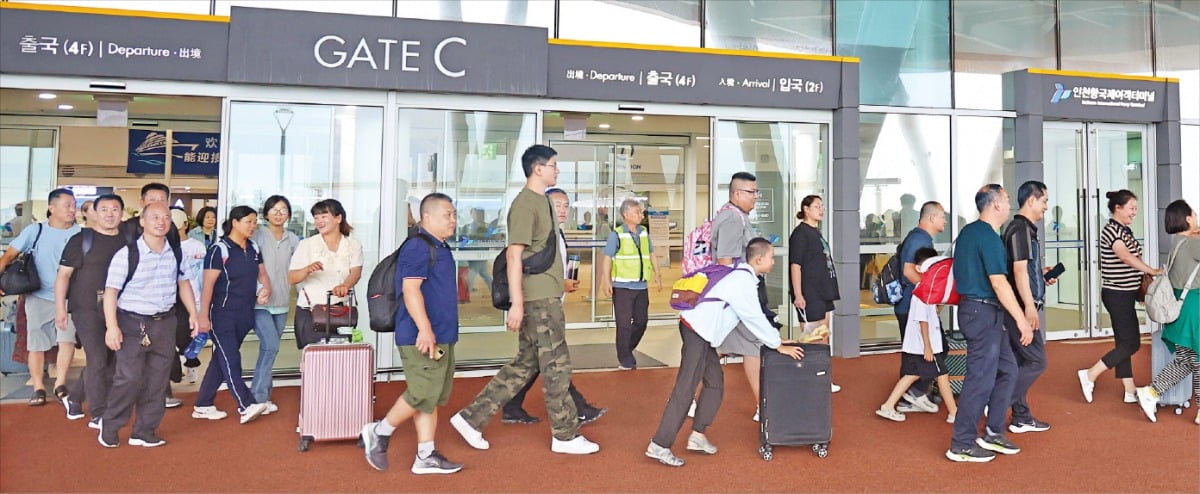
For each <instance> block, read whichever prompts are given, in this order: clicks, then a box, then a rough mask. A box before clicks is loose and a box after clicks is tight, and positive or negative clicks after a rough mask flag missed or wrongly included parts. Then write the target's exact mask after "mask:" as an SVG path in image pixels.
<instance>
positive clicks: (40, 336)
mask: <svg viewBox="0 0 1200 494" xmlns="http://www.w3.org/2000/svg"><path fill="white" fill-rule="evenodd" d="M25 320H26V330H27V331H28V334H29V339H28V341H27V346H28V347H29V351H31V352H44V351H47V350H49V349H51V348H54V346H55V345H56V344H58V343H70V344H72V345H74V344H75V322H74V321H72V320H71V319H70V318H67V329H66V330H63V331H59V330H58V328H56V327H54V301H53V300H46V299H43V298H39V297H35V296H32V295H29V296H26V297H25Z"/></svg>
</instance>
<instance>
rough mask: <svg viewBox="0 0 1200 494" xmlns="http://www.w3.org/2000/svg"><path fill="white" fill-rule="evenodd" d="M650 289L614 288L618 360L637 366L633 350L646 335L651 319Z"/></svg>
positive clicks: (623, 363) (625, 365) (630, 365)
mask: <svg viewBox="0 0 1200 494" xmlns="http://www.w3.org/2000/svg"><path fill="white" fill-rule="evenodd" d="M649 310H650V290H631V289H628V288H613V316H614V317H615V318H616V320H617V362H619V363H620V364H621V366H622V367H628V368H631V369H632V368H635V367H637V359H635V358H634V356H633V351H634V350H635V349H637V346H638V344H639V343H641V342H642V337H643V336H645V335H646V324H647V322H648V321H649V319H650V316H649Z"/></svg>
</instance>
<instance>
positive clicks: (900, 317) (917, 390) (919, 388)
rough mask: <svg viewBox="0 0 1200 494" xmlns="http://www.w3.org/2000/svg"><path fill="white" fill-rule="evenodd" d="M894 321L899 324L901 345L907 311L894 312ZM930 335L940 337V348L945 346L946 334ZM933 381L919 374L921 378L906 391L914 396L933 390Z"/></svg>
mask: <svg viewBox="0 0 1200 494" xmlns="http://www.w3.org/2000/svg"><path fill="white" fill-rule="evenodd" d="M896 322H897V323H899V324H900V344H901V345H903V344H904V332H905V330H906V329H908V314H907V313H905V314H901V313H899V312H897V313H896ZM939 333H941V331H939ZM930 336H931V337H937V338H941V339H942V348H943V349H945V348H946V335H945V334H942V335H939V336H934V335H930ZM900 375H901V376H904V361H903V359H901V363H900ZM935 382H936V380H935V379H932V378H929V377H927V376H921V378H920V379H919V380H917V382H916V383H914V384H913V385H912V386H909V388H908V391H909V392H910V393H912V394H913V395H914V396H924V395H926V394H928V393H929V392H930V391H932V390H933V384H934V383H935Z"/></svg>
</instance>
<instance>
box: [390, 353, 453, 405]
mask: <svg viewBox="0 0 1200 494" xmlns="http://www.w3.org/2000/svg"><path fill="white" fill-rule="evenodd" d="M437 347H438V348H440V349H442V351H444V352H446V354H445V355H443V356H442V358H440V359H438V360H434V359H431V358H429V356H428V355H425V354H423V353H421V352H420V351H418V350H417V347H416V345H402V346H399V347H397V348H398V349H399V350H400V360H401V362H402V365H403V366H404V379H405V381H407V382H408V389H406V390H404V394H403V395H401V396H400V397H401V398H403V399H404V402H405V403H408V405H409V406H411V407H413V408H415V409H417V410H418V411H421V412H424V413H433V412H434V410H436V409H437V407H440V406H442V405H445V404H446V402H448V401H449V400H450V388H451V387H452V385H453V383H454V344H453V343H451V344H439V345H438V346H437Z"/></svg>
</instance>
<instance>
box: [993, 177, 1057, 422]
mask: <svg viewBox="0 0 1200 494" xmlns="http://www.w3.org/2000/svg"><path fill="white" fill-rule="evenodd" d="M1048 200H1049V195H1048V194H1047V192H1046V184H1044V183H1042V182H1037V181H1032V180H1031V181H1028V182H1025V183H1023V184H1021V188H1020V189H1018V190H1017V203H1018V204H1020V205H1021V210H1020V211H1019V212H1017V215H1016V216H1014V217H1013V219H1012V221H1011V222H1009V223H1008V226H1007V227H1005V228H1004V250H1005V251H1006V253H1007V254H1008V282H1009V284H1011V285H1012V287H1013V292H1014V293H1016V294H1017V302H1018V303H1019V304H1020V305H1021V310H1022V311H1023V313H1024V316H1025V319H1026V320H1027V321H1029V324H1030V326H1033V342H1031V343H1030V344H1029V345H1028V346H1025V345H1022V344H1021V342H1020V336H1021V333H1020V332H1019V331H1017V322H1016V320H1014V319H1013V318H1012V316H1010V315H1007V314H1006V315H1005V318H1004V319H1005V321H1004V325H1005V328H1007V329H1008V337H1009V342H1010V343H1011V346H1012V349H1013V354H1014V355H1015V356H1016V358H1017V383H1016V386H1015V387H1014V388H1013V399H1012V424H1011V425H1009V426H1008V430H1009V431H1011V432H1013V433H1015V434H1020V433H1023V432H1040V431H1044V430H1047V429H1049V428H1050V424H1048V423H1046V422H1042V421H1040V420H1038V419H1036V418H1034V416H1033V414H1032V413H1031V412H1030V410H1029V402H1028V401H1027V400H1026V394H1028V393H1029V388H1030V387H1032V386H1033V383H1034V381H1036V380H1037V378H1038V377H1039V376H1041V375H1042V372H1045V370H1046V332H1045V331H1044V330H1042V328H1041V314H1040V312H1041V311H1042V310H1043V309H1044V305H1045V302H1046V285H1047V284H1054V282H1055V280H1050V281H1047V280H1046V279H1045V277H1044V275H1045V273H1046V272H1048V271H1049V270H1050V269H1049V268H1045V267H1043V264H1044V263H1043V261H1042V255H1043V254H1044V252H1043V249H1042V243H1041V241H1040V240H1038V228H1037V223H1038V222H1040V221H1042V219H1043V218H1044V217H1045V216H1046V209H1047V208H1048V206H1047V203H1048Z"/></svg>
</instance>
